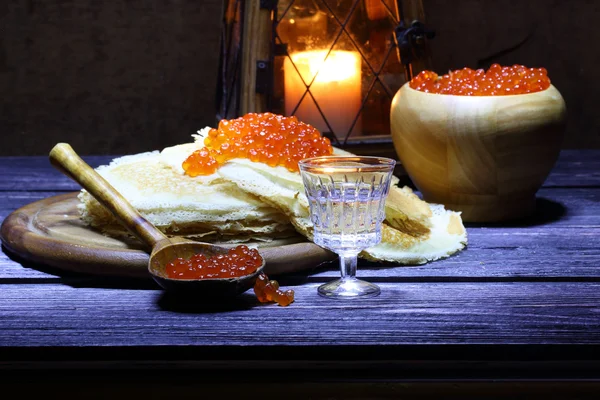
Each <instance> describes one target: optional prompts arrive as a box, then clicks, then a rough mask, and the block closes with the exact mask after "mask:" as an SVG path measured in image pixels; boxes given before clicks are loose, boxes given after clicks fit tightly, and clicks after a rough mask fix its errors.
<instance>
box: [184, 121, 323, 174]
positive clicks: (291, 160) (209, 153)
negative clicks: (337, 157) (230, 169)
mask: <svg viewBox="0 0 600 400" xmlns="http://www.w3.org/2000/svg"><path fill="white" fill-rule="evenodd" d="M204 146H205V147H203V148H202V149H200V150H197V151H195V152H194V153H192V154H191V155H190V156H189V157H188V158H187V159H186V160H185V161H184V162H183V164H182V167H183V169H184V171H185V173H186V174H187V175H189V176H198V175H210V174H212V173H214V172H215V171H216V170H217V168H218V167H219V166H220V165H221V164H223V163H225V162H226V161H227V160H231V159H233V158H247V159H250V160H251V161H256V162H262V163H265V164H268V165H269V166H271V167H275V166H283V167H285V168H287V169H288V170H289V171H294V172H297V171H298V161H300V160H302V159H304V158H309V157H318V156H328V155H331V154H333V147H331V143H330V141H329V139H327V138H326V137H323V136H321V133H320V132H319V131H318V130H317V129H316V128H314V127H312V126H311V125H309V124H306V123H304V122H301V121H298V119H297V118H296V117H284V116H282V115H277V114H272V113H262V114H256V113H250V114H246V115H245V116H243V117H240V118H236V119H231V120H225V119H224V120H221V122H219V127H218V128H217V129H214V128H213V129H211V130H210V131H209V132H208V137H206V138H205V139H204Z"/></svg>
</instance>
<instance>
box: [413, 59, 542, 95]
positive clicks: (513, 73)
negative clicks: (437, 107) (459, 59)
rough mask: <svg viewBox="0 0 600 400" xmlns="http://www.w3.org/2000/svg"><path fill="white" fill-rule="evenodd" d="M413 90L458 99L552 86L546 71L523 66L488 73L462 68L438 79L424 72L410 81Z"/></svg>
mask: <svg viewBox="0 0 600 400" xmlns="http://www.w3.org/2000/svg"><path fill="white" fill-rule="evenodd" d="M410 87H411V88H413V89H415V90H419V91H421V92H427V93H438V94H452V95H458V96H503V95H511V94H526V93H534V92H540V91H542V90H545V89H548V87H550V78H548V73H547V71H546V69H545V68H527V67H525V66H523V65H513V66H512V67H501V66H500V65H499V64H493V65H492V66H491V67H490V68H489V69H488V70H487V71H484V70H483V69H478V70H472V69H471V68H463V69H460V70H456V71H451V72H449V73H448V74H446V75H443V76H441V77H440V76H438V74H436V73H435V72H431V71H422V72H421V73H419V74H418V75H417V76H415V77H414V78H413V79H412V80H411V81H410Z"/></svg>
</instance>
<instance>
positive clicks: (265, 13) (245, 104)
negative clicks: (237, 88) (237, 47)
mask: <svg viewBox="0 0 600 400" xmlns="http://www.w3.org/2000/svg"><path fill="white" fill-rule="evenodd" d="M243 27H244V43H243V49H242V68H241V74H240V75H241V76H240V78H239V79H241V81H242V82H241V93H240V115H244V114H246V113H249V112H264V111H267V97H266V95H265V94H262V93H257V91H256V89H257V87H256V81H257V69H258V68H257V62H258V61H265V62H269V61H270V60H269V53H270V50H271V41H272V40H273V38H272V33H273V32H272V23H271V10H269V9H266V8H265V9H263V8H262V7H261V4H260V2H257V1H248V2H245V5H244V22H243ZM269 74H270V72H269Z"/></svg>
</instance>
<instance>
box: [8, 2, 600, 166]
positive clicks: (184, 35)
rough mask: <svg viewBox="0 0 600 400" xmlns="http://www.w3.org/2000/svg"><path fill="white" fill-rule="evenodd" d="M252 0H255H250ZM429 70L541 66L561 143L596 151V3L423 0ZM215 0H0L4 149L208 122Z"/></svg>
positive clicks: (140, 141) (128, 146)
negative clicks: (565, 117)
mask: <svg viewBox="0 0 600 400" xmlns="http://www.w3.org/2000/svg"><path fill="white" fill-rule="evenodd" d="M255 1H258V0H255ZM424 5H425V11H426V13H427V17H428V25H430V26H431V27H432V28H434V29H435V30H436V32H437V34H438V35H437V37H436V38H435V40H434V41H433V42H432V53H433V61H434V67H435V68H434V69H435V70H436V71H437V72H445V71H447V70H448V69H457V68H462V67H464V66H470V67H477V64H478V61H480V60H483V59H486V58H487V57H489V56H490V55H492V54H496V53H498V52H502V50H504V49H508V48H511V47H513V46H515V45H516V44H518V43H521V42H523V41H524V43H523V44H522V45H521V46H520V47H518V48H517V49H516V50H513V51H508V52H505V53H504V54H503V55H501V56H500V57H498V58H496V59H494V61H497V62H499V63H501V64H503V65H511V64H515V63H520V64H525V65H527V66H536V67H537V66H543V67H546V68H547V69H548V71H549V74H550V78H551V79H552V82H553V84H554V85H555V86H556V87H557V88H558V89H559V90H560V91H561V92H562V94H563V96H564V98H565V100H566V103H567V107H568V110H569V121H568V128H567V134H566V138H565V143H564V147H565V148H600V129H599V128H600V113H597V112H595V111H596V107H597V106H598V104H599V102H598V101H597V100H596V92H597V91H598V89H599V88H600V84H599V83H598V79H595V78H594V77H593V75H594V71H595V69H596V67H597V66H598V65H599V64H600V62H599V61H600V57H599V53H598V50H597V43H599V42H600V2H598V1H593V0H588V1H585V0H571V1H565V0H555V1H548V0H495V1H489V0H487V1H486V0H460V1H456V0H446V1H444V0H424ZM221 7H222V0H203V1H200V0H110V1H96V0H53V1H46V0H2V1H0V35H1V36H0V93H1V97H0V102H1V103H0V135H1V136H0V137H1V140H0V155H41V154H47V153H48V151H49V150H50V149H51V147H52V146H53V145H54V144H55V143H56V142H59V141H65V142H69V143H71V144H72V145H73V147H74V148H75V150H76V151H78V152H79V153H81V154H127V153H137V152H141V151H148V150H154V149H161V148H163V147H165V146H169V145H173V144H177V143H182V142H187V141H189V140H191V138H190V135H191V134H192V133H194V132H195V131H196V130H197V129H199V128H202V127H204V126H206V125H213V124H214V121H215V117H214V115H215V106H214V95H215V88H216V70H217V65H218V46H219V34H220V32H219V28H220V16H221Z"/></svg>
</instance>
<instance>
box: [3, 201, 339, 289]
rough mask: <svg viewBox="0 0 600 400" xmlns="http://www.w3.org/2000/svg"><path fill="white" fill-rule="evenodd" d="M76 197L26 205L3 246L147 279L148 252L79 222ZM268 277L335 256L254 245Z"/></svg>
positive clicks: (298, 242)
mask: <svg viewBox="0 0 600 400" xmlns="http://www.w3.org/2000/svg"><path fill="white" fill-rule="evenodd" d="M77 193H78V192H74V193H67V194H63V195H59V196H54V197H49V198H47V199H43V200H40V201H36V202H34V203H31V204H28V205H26V206H24V207H22V208H20V209H18V210H16V211H14V212H13V213H12V214H10V215H9V216H8V217H7V218H6V219H5V220H4V222H3V223H2V229H1V235H2V243H3V244H4V246H5V247H6V248H7V249H8V250H9V251H11V252H12V253H14V254H16V255H18V256H20V257H21V258H23V259H26V260H28V261H33V262H36V263H41V264H45V265H50V266H52V267H56V268H58V269H62V270H65V271H74V272H81V273H87V274H92V275H103V276H115V277H139V278H150V275H149V273H148V271H147V265H148V258H149V257H148V253H146V252H145V251H144V247H143V245H142V243H141V242H139V241H137V240H136V239H133V238H132V239H116V238H112V237H107V236H105V235H103V234H101V233H100V232H99V231H97V230H94V229H93V228H91V227H89V226H87V225H86V224H84V223H83V222H82V221H81V220H80V218H79V212H78V211H77V204H78V203H79V200H78V199H77ZM257 245H258V246H259V248H260V252H261V254H262V256H263V257H264V258H265V260H266V267H265V272H266V273H267V274H271V275H277V274H283V273H289V272H297V271H304V270H310V269H313V268H315V267H317V266H318V265H319V264H321V263H323V262H325V261H330V260H333V259H335V258H336V256H335V254H333V253H331V252H329V251H327V250H324V249H322V248H321V247H319V246H317V245H315V244H314V243H312V242H308V241H306V240H305V239H300V238H295V239H287V240H276V241H274V242H269V243H268V244H265V243H257Z"/></svg>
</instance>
